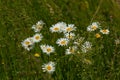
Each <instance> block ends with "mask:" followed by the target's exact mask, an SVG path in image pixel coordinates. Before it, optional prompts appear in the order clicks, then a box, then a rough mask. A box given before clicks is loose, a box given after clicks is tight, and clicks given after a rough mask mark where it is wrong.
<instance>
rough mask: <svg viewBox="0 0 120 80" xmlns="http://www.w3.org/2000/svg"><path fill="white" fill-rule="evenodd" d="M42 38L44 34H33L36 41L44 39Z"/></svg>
mask: <svg viewBox="0 0 120 80" xmlns="http://www.w3.org/2000/svg"><path fill="white" fill-rule="evenodd" d="M42 38H43V36H42V34H38V33H37V34H35V35H34V36H33V41H34V42H40V41H41V40H42Z"/></svg>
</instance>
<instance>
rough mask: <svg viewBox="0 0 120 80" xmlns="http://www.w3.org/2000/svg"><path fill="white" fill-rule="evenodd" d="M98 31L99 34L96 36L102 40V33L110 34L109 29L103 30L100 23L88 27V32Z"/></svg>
mask: <svg viewBox="0 0 120 80" xmlns="http://www.w3.org/2000/svg"><path fill="white" fill-rule="evenodd" d="M96 30H99V32H98V33H96V34H95V37H96V38H100V37H101V33H102V34H109V30H108V29H102V28H101V26H100V23H99V22H93V23H92V24H91V25H89V26H88V27H87V31H89V32H92V31H96Z"/></svg>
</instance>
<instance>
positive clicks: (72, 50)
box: [65, 46, 77, 55]
mask: <svg viewBox="0 0 120 80" xmlns="http://www.w3.org/2000/svg"><path fill="white" fill-rule="evenodd" d="M76 50H77V46H72V47H69V48H68V49H66V52H65V54H66V55H68V54H75V52H76Z"/></svg>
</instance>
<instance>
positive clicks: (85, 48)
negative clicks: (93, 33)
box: [81, 41, 92, 53]
mask: <svg viewBox="0 0 120 80" xmlns="http://www.w3.org/2000/svg"><path fill="white" fill-rule="evenodd" d="M91 49H92V44H91V43H90V42H89V41H86V42H85V43H84V44H83V45H82V47H81V50H82V52H84V53H86V52H87V51H89V50H91Z"/></svg>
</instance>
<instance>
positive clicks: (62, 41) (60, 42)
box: [56, 38, 69, 46]
mask: <svg viewBox="0 0 120 80" xmlns="http://www.w3.org/2000/svg"><path fill="white" fill-rule="evenodd" d="M68 42H69V40H68V39H67V38H60V39H58V40H57V41H56V43H57V44H58V45H59V46H66V45H68Z"/></svg>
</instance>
